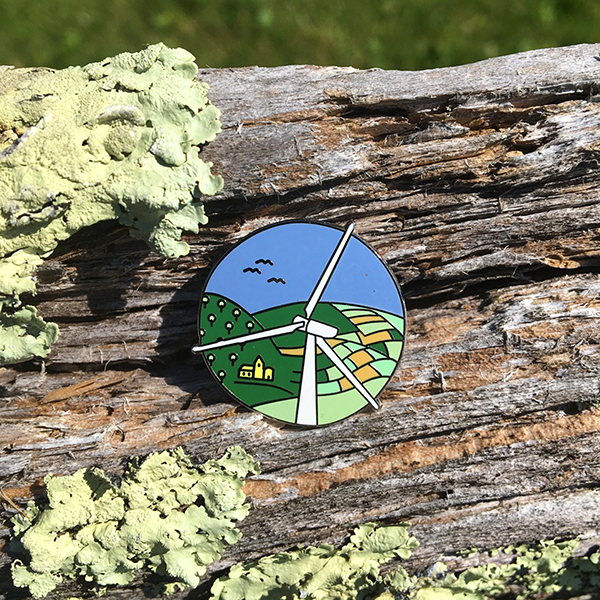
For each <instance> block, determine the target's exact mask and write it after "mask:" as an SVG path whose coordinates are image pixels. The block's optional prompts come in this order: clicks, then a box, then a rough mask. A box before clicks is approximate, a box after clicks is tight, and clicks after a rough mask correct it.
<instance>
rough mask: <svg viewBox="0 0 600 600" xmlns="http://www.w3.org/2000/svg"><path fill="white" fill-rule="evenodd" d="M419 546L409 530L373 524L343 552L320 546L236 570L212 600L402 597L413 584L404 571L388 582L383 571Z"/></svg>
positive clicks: (362, 529) (222, 581)
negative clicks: (391, 594)
mask: <svg viewBox="0 0 600 600" xmlns="http://www.w3.org/2000/svg"><path fill="white" fill-rule="evenodd" d="M418 545H419V543H418V542H417V540H416V539H415V538H414V537H412V536H410V535H409V534H408V526H407V525H393V526H386V527H378V526H377V525H375V524H373V523H369V524H366V525H362V526H360V527H358V528H357V529H356V530H355V531H354V535H352V537H351V538H350V542H349V543H348V544H346V545H345V546H343V547H342V548H341V549H339V550H338V549H336V548H334V547H333V546H331V545H329V544H322V545H320V546H316V547H308V548H302V549H300V550H296V551H293V552H281V553H278V554H274V555H272V556H267V557H264V558H261V559H259V560H258V561H256V562H253V563H249V564H244V565H241V564H239V565H236V566H234V567H232V568H231V569H230V571H229V573H228V574H227V575H225V576H223V577H221V578H220V579H218V580H217V581H216V582H215V583H214V584H213V586H212V589H211V592H212V596H211V600H261V599H267V598H281V599H285V600H300V599H303V598H310V599H311V600H343V599H348V600H350V599H355V598H365V599H366V598H377V597H379V598H383V597H384V596H385V595H387V596H388V597H389V598H391V596H390V592H389V591H388V590H389V589H391V590H393V591H394V592H398V593H399V592H404V591H406V590H408V589H409V588H411V587H413V586H414V583H415V580H414V579H413V578H411V577H410V576H409V575H408V574H407V573H406V571H405V570H404V569H402V568H401V567H400V568H398V569H397V570H396V571H395V572H393V573H392V574H390V575H388V576H385V577H384V576H382V574H381V572H380V567H381V565H383V564H385V563H387V562H389V561H391V560H393V559H398V558H408V557H409V556H410V555H411V553H412V550H413V549H414V548H416V547H417V546H418Z"/></svg>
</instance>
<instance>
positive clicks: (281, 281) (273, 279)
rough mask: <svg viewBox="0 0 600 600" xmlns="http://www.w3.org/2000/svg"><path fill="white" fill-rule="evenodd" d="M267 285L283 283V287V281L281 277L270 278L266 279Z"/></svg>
mask: <svg viewBox="0 0 600 600" xmlns="http://www.w3.org/2000/svg"><path fill="white" fill-rule="evenodd" d="M267 283H283V285H285V280H284V279H282V278H281V277H271V278H270V279H267Z"/></svg>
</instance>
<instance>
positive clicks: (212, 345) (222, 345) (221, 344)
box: [192, 323, 303, 354]
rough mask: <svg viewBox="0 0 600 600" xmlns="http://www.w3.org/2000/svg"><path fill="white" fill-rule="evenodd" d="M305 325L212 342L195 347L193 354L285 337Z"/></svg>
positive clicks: (284, 327) (296, 324)
mask: <svg viewBox="0 0 600 600" xmlns="http://www.w3.org/2000/svg"><path fill="white" fill-rule="evenodd" d="M302 325H303V323H290V324H289V325H282V326H281V327H272V328H271V329H264V330H263V331H257V332H256V333H248V334H246V335H240V336H237V337H234V338H229V339H228V340H221V341H219V342H211V343H210V344H204V345H199V346H194V347H193V348H192V352H193V353H194V354H200V352H205V351H206V350H212V349H213V348H225V347H227V346H233V345H234V344H246V343H248V342H253V341H254V340H262V339H264V338H273V337H276V336H278V335H285V334H286V333H292V332H293V331H296V330H297V329H300V328H301V327H302Z"/></svg>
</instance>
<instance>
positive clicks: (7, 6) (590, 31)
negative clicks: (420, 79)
mask: <svg viewBox="0 0 600 600" xmlns="http://www.w3.org/2000/svg"><path fill="white" fill-rule="evenodd" d="M599 30H600V4H599V3H597V2H594V1H593V0H528V1H525V2H524V1H523V0H505V1H504V2H497V1H495V0H464V1H462V2H444V1H442V0H344V1H343V2H315V0H289V1H288V2H278V1H276V0H227V1H224V2H210V1H208V0H103V2H91V1H81V0H44V1H43V2H32V1H31V0H0V39H1V40H2V43H1V44H0V64H16V65H45V66H52V67H65V66H67V65H71V64H82V63H86V62H91V61H97V60H101V59H102V58H104V57H105V56H109V55H112V54H116V53H119V52H123V51H130V52H131V51H136V50H139V49H141V48H143V47H144V46H146V45H147V44H150V43H156V42H158V41H163V42H165V43H166V44H168V45H171V46H182V47H184V48H187V49H188V50H190V51H191V52H192V53H193V54H194V55H195V56H196V57H197V59H198V64H199V65H200V66H201V67H205V66H210V67H233V66H245V65H255V64H256V65H260V66H274V65H281V64H317V65H350V66H354V67H359V68H369V67H380V68H385V69H425V68H432V67H439V66H448V65H456V64H461V63H467V62H473V61H476V60H481V59H484V58H488V57H490V56H497V55H501V54H510V53H513V52H520V51H523V50H530V49H533V48H543V47H549V46H563V45H568V44H576V43H582V42H597V41H598V31H599Z"/></svg>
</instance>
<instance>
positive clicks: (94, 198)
mask: <svg viewBox="0 0 600 600" xmlns="http://www.w3.org/2000/svg"><path fill="white" fill-rule="evenodd" d="M196 74H197V66H196V64H195V63H194V57H193V56H192V55H191V54H190V53H189V52H187V51H185V50H183V49H181V48H178V49H170V48H167V47H166V46H164V45H163V44H157V45H154V46H149V47H148V48H146V49H145V50H143V51H141V52H138V53H135V54H128V53H125V54H120V55H118V56H115V57H114V58H107V59H106V60H104V61H102V62H99V63H94V64H90V65H87V66H85V67H70V68H67V69H64V70H61V71H54V70H51V69H10V68H9V69H3V70H1V71H0V318H1V319H2V322H1V325H2V327H1V329H0V365H1V364H9V363H14V362H19V361H23V360H27V359H30V358H32V357H34V356H45V355H47V353H48V351H49V348H50V345H51V344H52V343H53V342H54V341H55V340H56V338H57V335H58V330H57V328H56V326H55V325H52V324H49V325H46V324H44V323H43V321H41V319H40V318H39V317H37V315H36V313H35V311H34V310H33V308H32V307H30V306H23V305H22V304H21V302H20V299H19V297H20V295H21V294H23V293H33V292H34V291H35V272H36V268H37V267H38V266H39V264H40V261H41V258H42V257H44V256H47V255H48V254H49V253H51V252H52V251H53V250H54V249H55V248H56V246H57V244H58V242H60V241H61V240H64V239H66V238H68V237H69V236H71V235H72V234H74V233H75V232H77V231H79V230H80V229H82V228H84V227H86V226H88V225H92V224H94V223H97V222H99V221H104V220H107V219H118V220H119V221H120V222H121V223H123V224H124V225H127V226H129V227H130V230H131V233H132V235H134V236H135V237H138V238H141V239H143V240H145V241H146V242H147V243H148V244H149V246H150V247H151V248H152V249H154V250H155V251H157V252H159V253H160V254H162V255H163V256H166V257H177V256H181V255H183V254H186V253H187V252H188V250H189V248H188V245H187V244H186V243H185V242H183V241H181V234H182V232H183V231H190V232H195V233H197V232H198V225H199V224H201V223H205V222H206V217H205V215H204V211H203V207H202V203H201V201H200V199H201V197H202V196H203V195H212V194H215V193H216V192H218V191H219V190H220V189H221V187H222V185H223V180H222V179H221V177H219V176H215V175H212V174H211V172H210V167H211V166H212V165H211V164H210V163H205V162H203V161H202V160H200V158H199V155H198V147H199V146H200V145H202V144H204V143H206V142H209V141H211V140H212V139H214V137H215V136H216V134H217V133H218V132H219V131H220V129H221V124H220V122H219V111H218V110H217V109H216V108H215V107H214V106H213V105H211V104H210V103H209V101H208V98H207V95H206V93H207V89H208V87H207V85H206V84H203V83H201V82H199V81H197V80H196ZM25 313H28V314H25ZM24 324H29V326H25V325H24Z"/></svg>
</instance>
